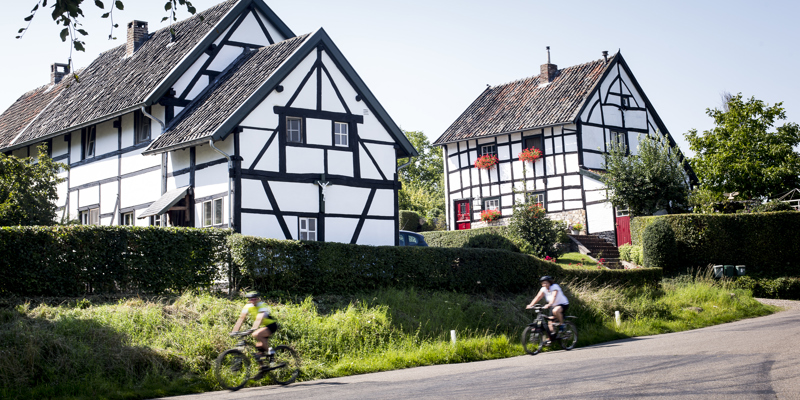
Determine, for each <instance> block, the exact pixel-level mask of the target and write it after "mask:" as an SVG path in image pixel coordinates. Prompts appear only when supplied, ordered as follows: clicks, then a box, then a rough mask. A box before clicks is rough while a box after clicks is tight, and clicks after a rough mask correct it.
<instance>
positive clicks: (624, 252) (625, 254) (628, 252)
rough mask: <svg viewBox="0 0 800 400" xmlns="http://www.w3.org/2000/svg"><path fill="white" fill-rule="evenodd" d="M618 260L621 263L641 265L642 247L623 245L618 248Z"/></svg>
mask: <svg viewBox="0 0 800 400" xmlns="http://www.w3.org/2000/svg"><path fill="white" fill-rule="evenodd" d="M619 258H620V259H621V260H623V261H628V262H632V263H634V264H636V265H642V246H635V245H631V244H623V245H622V246H619Z"/></svg>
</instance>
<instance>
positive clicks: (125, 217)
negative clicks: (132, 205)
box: [119, 211, 136, 226]
mask: <svg viewBox="0 0 800 400" xmlns="http://www.w3.org/2000/svg"><path fill="white" fill-rule="evenodd" d="M134 221H135V219H134V217H133V211H131V212H126V213H122V215H120V217H119V222H120V225H123V226H134V225H136V223H135V222H134Z"/></svg>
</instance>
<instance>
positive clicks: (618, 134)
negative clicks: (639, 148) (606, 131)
mask: <svg viewBox="0 0 800 400" xmlns="http://www.w3.org/2000/svg"><path fill="white" fill-rule="evenodd" d="M609 140H610V141H611V143H618V144H621V145H623V146H625V147H628V133H627V132H622V131H611V134H610V135H609Z"/></svg>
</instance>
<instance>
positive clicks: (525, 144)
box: [522, 134, 544, 156]
mask: <svg viewBox="0 0 800 400" xmlns="http://www.w3.org/2000/svg"><path fill="white" fill-rule="evenodd" d="M533 140H538V141H539V147H537V146H535V145H530V146H529V145H528V141H533ZM531 147H535V148H537V149H539V151H541V152H542V156H544V135H542V134H538V135H533V136H525V137H523V138H522V148H523V149H530V148H531Z"/></svg>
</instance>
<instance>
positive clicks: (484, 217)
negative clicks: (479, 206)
mask: <svg viewBox="0 0 800 400" xmlns="http://www.w3.org/2000/svg"><path fill="white" fill-rule="evenodd" d="M498 218H500V211H498V210H483V211H481V221H483V222H492V221H494V220H497V219H498Z"/></svg>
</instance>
